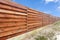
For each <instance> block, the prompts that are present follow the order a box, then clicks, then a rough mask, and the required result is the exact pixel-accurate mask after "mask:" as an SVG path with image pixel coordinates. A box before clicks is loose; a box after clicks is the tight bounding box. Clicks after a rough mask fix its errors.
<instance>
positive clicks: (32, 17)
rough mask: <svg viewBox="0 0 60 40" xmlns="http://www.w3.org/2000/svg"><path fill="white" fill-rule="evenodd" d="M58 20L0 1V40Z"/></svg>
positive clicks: (12, 3) (5, 0)
mask: <svg viewBox="0 0 60 40" xmlns="http://www.w3.org/2000/svg"><path fill="white" fill-rule="evenodd" d="M58 20H60V18H58V17H55V16H52V15H49V14H45V13H42V12H39V11H36V10H33V9H31V8H27V7H25V6H22V5H19V4H16V3H14V2H11V1H7V0H0V39H1V37H3V38H10V37H14V36H17V35H21V34H23V33H25V32H29V31H32V30H35V29H37V28H40V27H43V26H45V25H49V24H52V23H54V22H56V21H58Z"/></svg>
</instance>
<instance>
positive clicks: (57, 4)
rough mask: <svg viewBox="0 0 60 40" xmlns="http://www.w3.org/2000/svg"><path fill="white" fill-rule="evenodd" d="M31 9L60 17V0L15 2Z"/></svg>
mask: <svg viewBox="0 0 60 40" xmlns="http://www.w3.org/2000/svg"><path fill="white" fill-rule="evenodd" d="M13 1H14V2H17V3H19V4H22V5H24V6H27V7H29V8H32V9H35V10H38V11H41V12H44V13H48V14H51V15H54V16H58V17H60V0H13Z"/></svg>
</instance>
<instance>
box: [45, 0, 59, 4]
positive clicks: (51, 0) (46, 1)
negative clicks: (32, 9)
mask: <svg viewBox="0 0 60 40" xmlns="http://www.w3.org/2000/svg"><path fill="white" fill-rule="evenodd" d="M58 1H59V0H45V3H49V2H55V3H56V2H58Z"/></svg>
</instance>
